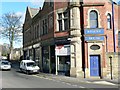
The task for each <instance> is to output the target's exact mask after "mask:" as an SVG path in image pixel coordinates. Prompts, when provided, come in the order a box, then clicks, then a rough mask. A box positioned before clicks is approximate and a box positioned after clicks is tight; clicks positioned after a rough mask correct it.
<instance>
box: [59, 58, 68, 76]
mask: <svg viewBox="0 0 120 90" xmlns="http://www.w3.org/2000/svg"><path fill="white" fill-rule="evenodd" d="M58 58H59V59H58V73H59V74H61V75H66V76H69V75H70V56H59V57H58Z"/></svg>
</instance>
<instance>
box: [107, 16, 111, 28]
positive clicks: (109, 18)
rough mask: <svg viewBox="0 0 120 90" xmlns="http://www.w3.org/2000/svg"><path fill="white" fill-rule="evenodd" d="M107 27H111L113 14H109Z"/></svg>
mask: <svg viewBox="0 0 120 90" xmlns="http://www.w3.org/2000/svg"><path fill="white" fill-rule="evenodd" d="M107 29H111V15H110V14H108V15H107Z"/></svg>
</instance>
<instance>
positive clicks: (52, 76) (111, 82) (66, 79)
mask: <svg viewBox="0 0 120 90" xmlns="http://www.w3.org/2000/svg"><path fill="white" fill-rule="evenodd" d="M16 63H17V64H16ZM18 66H19V65H18V62H13V67H14V68H19V67H18ZM36 76H37V77H40V78H46V79H54V80H59V81H62V82H69V83H93V84H105V85H118V86H120V78H119V80H118V79H113V80H111V79H110V78H103V79H97V78H95V79H94V78H76V77H69V76H64V75H55V74H49V73H42V72H40V73H39V74H36Z"/></svg>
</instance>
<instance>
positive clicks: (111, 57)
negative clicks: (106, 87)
mask: <svg viewBox="0 0 120 90" xmlns="http://www.w3.org/2000/svg"><path fill="white" fill-rule="evenodd" d="M109 58H110V73H111V80H112V79H113V77H112V56H110V57H109Z"/></svg>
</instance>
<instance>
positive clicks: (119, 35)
mask: <svg viewBox="0 0 120 90" xmlns="http://www.w3.org/2000/svg"><path fill="white" fill-rule="evenodd" d="M118 47H120V31H119V32H118Z"/></svg>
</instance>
